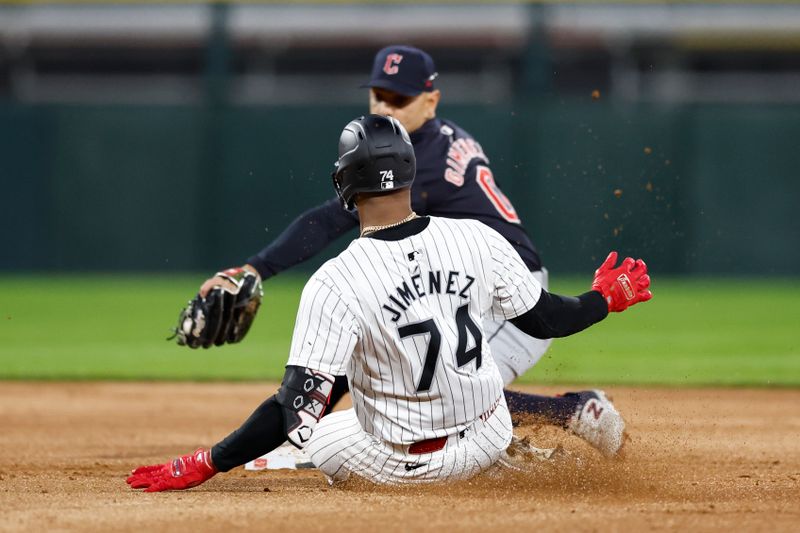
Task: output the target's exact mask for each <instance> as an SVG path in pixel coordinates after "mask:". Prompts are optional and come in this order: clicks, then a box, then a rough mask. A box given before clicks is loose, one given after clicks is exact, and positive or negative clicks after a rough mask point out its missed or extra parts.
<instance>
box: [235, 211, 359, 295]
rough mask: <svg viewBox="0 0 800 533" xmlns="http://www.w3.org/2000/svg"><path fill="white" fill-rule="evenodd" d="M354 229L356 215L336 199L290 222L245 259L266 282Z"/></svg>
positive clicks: (356, 219)
mask: <svg viewBox="0 0 800 533" xmlns="http://www.w3.org/2000/svg"><path fill="white" fill-rule="evenodd" d="M357 226H358V215H356V214H355V213H353V212H350V211H346V210H345V209H343V208H342V205H341V203H340V201H339V199H338V198H333V199H331V200H328V201H327V202H325V203H323V204H321V205H318V206H317V207H314V208H312V209H309V210H308V211H306V212H305V213H303V214H301V215H300V216H299V217H297V218H296V219H294V221H292V223H291V224H289V226H288V227H287V228H286V229H285V230H283V232H282V233H281V234H280V235H278V237H277V238H276V239H275V240H274V241H272V242H271V243H270V244H269V245H268V246H267V247H266V248H264V249H263V250H261V251H260V252H258V253H257V254H256V255H254V256H251V257H249V258H248V259H247V264H249V265H252V266H253V268H255V269H256V270H257V271H258V273H259V274H260V275H261V278H262V279H264V280H267V279H269V278H271V277H272V276H274V275H276V274H278V273H279V272H283V271H284V270H286V269H287V268H289V267H292V266H294V265H297V264H299V263H302V262H303V261H306V260H308V259H310V258H312V257H314V256H315V255H317V254H318V253H319V252H321V251H322V250H323V249H325V247H326V246H328V245H329V244H330V243H332V242H333V241H334V240H336V239H337V238H339V237H341V236H342V235H344V234H345V233H346V232H347V231H349V230H351V229H353V228H355V227H357Z"/></svg>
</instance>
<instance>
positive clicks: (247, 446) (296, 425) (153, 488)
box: [126, 366, 335, 492]
mask: <svg viewBox="0 0 800 533" xmlns="http://www.w3.org/2000/svg"><path fill="white" fill-rule="evenodd" d="M334 381H335V376H332V375H330V374H325V373H322V372H318V371H316V370H310V369H307V368H302V367H297V366H287V367H286V374H285V375H284V378H283V382H282V383H281V388H280V389H279V390H278V392H277V393H276V394H275V395H273V396H271V397H270V398H268V399H267V400H266V401H264V403H262V404H261V405H259V406H258V408H257V409H256V410H255V411H253V414H251V415H250V417H249V418H248V419H247V420H246V421H245V422H244V424H242V425H241V426H240V427H239V428H238V429H237V430H235V431H234V432H233V433H231V434H230V435H228V436H227V437H225V438H224V439H222V440H221V441H220V442H218V443H217V444H216V445H214V447H213V448H211V450H206V449H203V448H201V449H199V450H197V451H196V452H194V453H193V454H188V455H183V456H181V457H177V458H175V459H173V460H171V461H168V462H166V463H164V464H158V465H150V466H142V467H139V468H137V469H135V470H134V471H133V472H131V475H130V476H128V478H127V480H126V481H127V483H128V485H130V486H131V488H133V489H145V492H161V491H166V490H183V489H189V488H192V487H196V486H197V485H200V484H201V483H204V482H206V481H208V480H209V479H211V478H212V477H213V476H214V475H215V474H217V473H218V472H227V471H228V470H231V469H232V468H235V467H237V466H241V465H243V464H245V463H247V462H248V461H251V460H253V459H255V458H257V457H260V456H261V455H264V454H265V453H268V452H270V451H272V450H274V449H275V448H277V447H278V446H280V445H281V444H283V443H284V442H286V440H287V439H288V440H289V442H291V443H292V444H294V445H295V446H297V447H298V448H302V447H303V446H305V444H306V442H307V441H308V439H309V438H310V437H311V434H312V433H313V431H314V427H315V425H316V423H317V422H318V421H319V419H320V418H322V416H323V415H324V414H325V412H326V411H327V408H328V405H329V403H330V396H331V391H332V390H333V384H334Z"/></svg>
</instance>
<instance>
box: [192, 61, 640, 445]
mask: <svg viewBox="0 0 800 533" xmlns="http://www.w3.org/2000/svg"><path fill="white" fill-rule="evenodd" d="M436 78H437V73H436V68H435V66H434V62H433V59H432V58H431V57H430V56H429V55H428V54H427V53H425V52H424V51H423V50H420V49H418V48H414V47H410V46H388V47H386V48H384V49H382V50H380V51H379V52H378V53H377V54H376V56H375V59H374V62H373V68H372V73H371V76H370V79H369V81H368V82H367V83H366V84H365V87H368V88H369V107H370V112H371V113H375V114H379V115H388V116H393V117H394V118H396V119H398V120H399V122H400V123H401V124H403V126H404V127H405V128H406V130H407V131H408V132H409V133H410V138H411V142H412V145H413V146H414V151H415V154H416V158H417V176H416V180H415V183H414V186H413V188H412V189H411V205H412V207H413V209H414V210H415V211H416V212H417V213H419V214H421V215H432V216H440V217H447V218H458V219H464V218H469V219H474V220H478V221H480V222H482V223H483V224H485V225H487V226H489V227H490V228H492V229H494V230H495V231H497V232H498V233H499V234H500V235H502V236H503V237H504V238H505V239H506V241H508V243H509V244H511V246H512V247H513V248H514V249H515V250H516V251H517V253H518V254H519V255H520V257H521V258H522V261H523V263H524V264H525V265H526V267H527V268H528V270H529V271H530V272H532V273H533V275H534V276H535V277H536V278H537V279H538V280H539V281H540V283H541V284H542V286H543V287H544V288H545V289H547V288H548V279H547V278H548V276H547V270H546V269H545V268H544V266H543V265H542V261H541V259H540V257H539V253H538V252H537V250H536V247H535V246H534V244H533V243H532V242H531V238H530V237H529V235H528V233H527V232H526V230H525V228H524V227H523V225H522V222H521V220H520V217H519V215H518V214H517V212H516V210H515V209H514V206H513V204H512V203H511V201H510V200H509V199H508V198H507V197H506V196H505V195H504V194H503V192H502V190H501V188H500V186H499V184H498V182H497V181H496V179H495V176H494V175H493V173H492V170H491V165H490V163H489V159H488V157H487V156H486V154H485V153H484V152H483V149H482V148H481V146H480V144H479V143H478V142H477V141H476V140H475V139H474V138H473V137H472V135H470V134H469V133H468V132H466V131H465V130H463V129H462V128H460V127H459V126H458V125H457V124H455V123H454V122H452V121H450V120H445V119H442V118H439V117H437V116H436V109H437V105H438V102H439V98H440V92H439V90H437V89H436V81H437V79H436ZM358 224H359V220H358V216H357V215H356V214H355V213H354V212H351V211H345V210H342V209H341V208H340V206H339V204H338V200H337V199H332V200H330V201H328V202H325V203H324V204H322V205H319V206H317V207H314V208H312V209H309V210H308V211H306V212H305V213H303V214H302V215H300V216H299V217H298V218H297V219H296V220H295V221H294V222H292V224H291V225H290V226H289V227H288V228H287V229H286V230H285V231H284V232H283V233H282V234H281V235H280V236H279V237H278V238H277V239H275V240H274V241H273V242H272V243H271V244H270V245H269V246H267V247H266V248H264V249H263V250H261V251H260V252H259V253H258V254H256V255H254V256H252V257H250V258H248V259H247V261H246V262H247V265H246V266H245V267H244V269H246V270H249V271H250V272H252V273H253V274H254V275H257V276H258V277H259V278H260V279H263V280H266V279H269V278H271V277H272V276H275V275H276V274H278V273H280V272H281V271H283V270H285V269H286V268H289V267H291V266H293V265H295V264H298V263H300V262H302V261H304V260H306V259H308V258H309V257H312V256H313V255H315V254H317V253H319V252H321V251H322V250H323V249H324V248H325V246H327V245H328V244H330V243H331V242H332V241H333V240H334V239H336V238H337V237H339V236H341V235H343V234H344V233H345V232H347V231H349V230H351V229H352V228H355V227H356V226H357V225H358ZM227 278H228V276H226V275H224V274H223V275H222V276H219V275H218V276H214V277H212V278H210V279H209V280H207V281H206V282H205V283H204V284H203V285H202V287H201V289H200V295H201V296H202V297H205V296H206V295H207V293H208V291H209V290H211V289H212V288H213V287H216V286H219V285H226V284H228V281H227ZM483 327H484V329H485V336H486V338H487V339H488V342H489V344H490V345H491V346H492V351H493V352H494V354H495V362H496V364H497V366H498V368H499V370H500V374H501V375H502V377H503V381H504V383H505V384H506V385H509V384H511V383H512V382H513V381H514V380H515V379H516V378H517V377H518V376H519V375H521V374H523V373H524V372H526V371H527V370H528V369H530V368H531V367H532V366H533V365H534V364H536V362H537V361H538V360H539V359H540V358H541V357H542V356H543V355H544V353H545V352H546V351H547V349H548V346H549V345H550V342H551V339H549V338H542V339H537V338H533V337H530V336H528V335H526V334H525V333H524V332H522V331H521V330H520V329H519V328H517V327H516V326H515V325H514V324H513V323H509V322H508V321H505V320H502V319H493V318H491V317H487V318H486V321H485V322H484V324H483ZM241 331H242V332H246V327H245V328H243V329H241ZM242 334H243V333H242ZM240 337H241V335H240ZM346 392H347V384H346V382H344V381H343V380H340V381H339V382H337V383H336V386H335V387H334V392H333V398H332V402H333V403H335V402H336V401H337V400H338V399H339V398H341V396H342V395H344V394H345V393H346ZM506 398H507V400H508V403H509V406H510V407H511V409H512V412H524V413H529V414H533V415H536V416H537V417H539V418H540V419H542V420H543V421H545V422H548V423H551V424H555V425H557V426H561V427H564V428H566V429H568V430H570V431H571V432H573V433H575V434H576V435H578V436H579V437H581V438H582V439H584V440H586V441H587V442H589V443H590V444H591V445H592V446H594V447H595V448H597V449H598V450H600V451H601V452H602V453H603V454H605V455H607V456H613V455H615V454H616V453H617V452H618V450H619V449H620V446H621V445H622V443H623V430H624V422H623V420H622V417H621V416H620V414H619V413H618V412H617V411H616V409H615V408H614V405H613V404H612V403H611V402H610V401H609V400H608V399H607V398H606V397H605V395H604V394H603V392H602V391H581V392H569V393H566V394H564V395H561V396H557V397H549V396H540V395H532V394H523V393H519V392H512V391H506ZM595 413H599V414H598V415H595Z"/></svg>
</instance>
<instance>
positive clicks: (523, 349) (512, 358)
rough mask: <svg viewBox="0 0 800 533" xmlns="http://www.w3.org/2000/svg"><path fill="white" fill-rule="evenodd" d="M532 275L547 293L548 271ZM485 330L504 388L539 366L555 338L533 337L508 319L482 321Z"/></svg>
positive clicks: (543, 270) (540, 271)
mask: <svg viewBox="0 0 800 533" xmlns="http://www.w3.org/2000/svg"><path fill="white" fill-rule="evenodd" d="M532 274H533V276H534V277H535V278H536V279H538V280H539V283H541V284H542V288H544V289H545V290H547V286H548V275H547V269H546V268H542V270H538V271H536V272H532ZM483 331H484V335H486V339H487V340H488V342H489V347H490V348H491V350H492V358H493V359H494V362H495V364H497V369H498V370H500V375H501V376H503V384H504V385H509V384H510V383H511V382H512V381H514V380H515V379H517V378H518V377H519V376H521V375H522V374H524V373H525V372H527V371H528V370H530V369H531V368H532V367H533V365H535V364H536V363H538V362H539V359H541V358H542V356H543V355H544V354H545V352H546V351H547V349H548V348H549V347H550V343H551V342H553V339H536V338H534V337H531V336H530V335H528V334H526V333H523V332H522V331H520V330H519V329H517V327H516V326H515V325H514V324H512V323H511V322H507V321H505V320H497V321H495V320H491V319H486V320H484V321H483Z"/></svg>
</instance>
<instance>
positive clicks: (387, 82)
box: [361, 45, 438, 96]
mask: <svg viewBox="0 0 800 533" xmlns="http://www.w3.org/2000/svg"><path fill="white" fill-rule="evenodd" d="M436 76H438V73H437V72H436V67H435V66H434V64H433V59H432V58H431V56H429V55H428V54H427V53H426V52H424V51H422V50H420V49H419V48H414V47H413V46H398V45H393V46H387V47H386V48H383V49H382V50H380V51H379V52H378V53H377V54H375V61H374V62H373V63H372V75H371V77H370V80H369V81H368V82H367V83H365V84H364V85H362V86H361V87H375V88H379V89H387V90H389V91H394V92H396V93H399V94H403V95H405V96H417V95H418V94H421V93H423V92H426V91H427V92H430V91H432V90H433V80H435V79H436Z"/></svg>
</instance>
